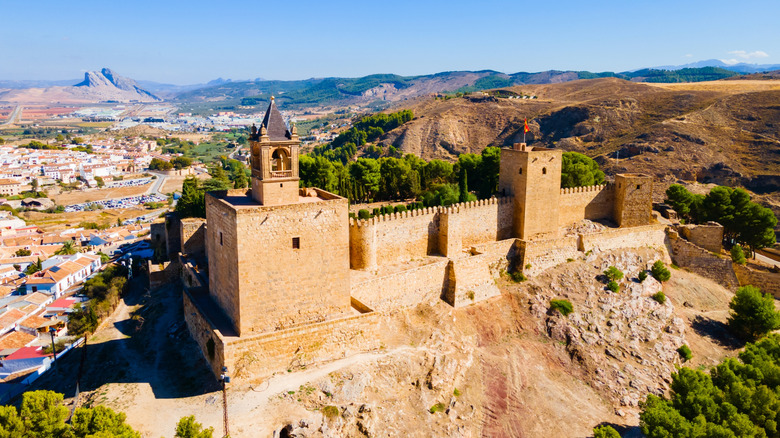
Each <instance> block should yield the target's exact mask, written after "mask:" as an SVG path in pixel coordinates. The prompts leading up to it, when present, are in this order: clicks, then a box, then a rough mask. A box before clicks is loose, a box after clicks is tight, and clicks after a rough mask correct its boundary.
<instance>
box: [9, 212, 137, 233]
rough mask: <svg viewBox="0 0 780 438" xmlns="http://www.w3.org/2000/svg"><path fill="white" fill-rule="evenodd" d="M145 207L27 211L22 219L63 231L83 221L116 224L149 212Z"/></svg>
mask: <svg viewBox="0 0 780 438" xmlns="http://www.w3.org/2000/svg"><path fill="white" fill-rule="evenodd" d="M149 211H150V210H146V209H144V208H128V209H121V210H96V211H78V212H73V213H42V212H38V211H25V212H22V213H20V214H19V215H20V216H21V218H22V219H24V221H25V222H27V224H28V225H37V226H38V227H40V228H41V229H42V230H43V231H45V232H50V231H61V230H64V229H67V228H73V227H77V226H78V224H79V223H81V222H95V223H97V224H106V225H116V223H117V219H119V220H125V219H129V218H134V217H138V216H141V215H143V214H146V213H148V212H149Z"/></svg>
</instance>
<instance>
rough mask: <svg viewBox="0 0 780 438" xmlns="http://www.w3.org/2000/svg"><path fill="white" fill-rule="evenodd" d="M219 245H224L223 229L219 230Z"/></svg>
mask: <svg viewBox="0 0 780 438" xmlns="http://www.w3.org/2000/svg"><path fill="white" fill-rule="evenodd" d="M219 246H222V231H220V232H219Z"/></svg>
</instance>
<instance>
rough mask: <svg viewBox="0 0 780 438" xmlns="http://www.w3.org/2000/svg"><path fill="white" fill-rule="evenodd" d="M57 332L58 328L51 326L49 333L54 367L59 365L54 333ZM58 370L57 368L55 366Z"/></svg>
mask: <svg viewBox="0 0 780 438" xmlns="http://www.w3.org/2000/svg"><path fill="white" fill-rule="evenodd" d="M56 332H57V329H56V328H54V326H51V327H49V334H50V335H51V360H52V367H54V366H55V365H57V350H55V348H54V333H56ZM55 371H56V368H55Z"/></svg>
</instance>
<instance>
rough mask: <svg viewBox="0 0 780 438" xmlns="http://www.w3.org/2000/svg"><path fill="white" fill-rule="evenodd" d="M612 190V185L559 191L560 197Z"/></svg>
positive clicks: (613, 186)
mask: <svg viewBox="0 0 780 438" xmlns="http://www.w3.org/2000/svg"><path fill="white" fill-rule="evenodd" d="M614 188H615V185H614V184H599V185H595V186H586V187H567V188H565V189H561V195H570V194H573V193H592V192H600V191H602V190H612V189H614Z"/></svg>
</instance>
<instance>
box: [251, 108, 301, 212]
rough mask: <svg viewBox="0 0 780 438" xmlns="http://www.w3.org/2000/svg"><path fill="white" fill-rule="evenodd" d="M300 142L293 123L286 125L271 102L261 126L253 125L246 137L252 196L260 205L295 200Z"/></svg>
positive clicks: (296, 199)
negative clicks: (248, 150) (290, 125)
mask: <svg viewBox="0 0 780 438" xmlns="http://www.w3.org/2000/svg"><path fill="white" fill-rule="evenodd" d="M300 144H301V142H300V140H299V139H298V132H297V129H296V128H295V126H293V127H292V128H291V129H288V128H287V125H286V124H285V123H284V119H283V118H282V114H281V113H280V112H279V109H278V108H276V102H275V101H274V98H273V97H271V103H270V104H269V105H268V110H267V111H266V113H265V118H263V122H262V124H261V125H260V130H259V131H258V129H257V128H256V127H255V126H254V125H252V134H251V135H250V137H249V147H250V150H251V157H252V159H251V163H250V164H251V168H252V198H254V200H255V201H257V202H259V203H260V204H262V205H281V204H289V203H293V202H297V201H298V180H299V178H298V148H299V146H300Z"/></svg>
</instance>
